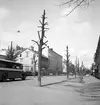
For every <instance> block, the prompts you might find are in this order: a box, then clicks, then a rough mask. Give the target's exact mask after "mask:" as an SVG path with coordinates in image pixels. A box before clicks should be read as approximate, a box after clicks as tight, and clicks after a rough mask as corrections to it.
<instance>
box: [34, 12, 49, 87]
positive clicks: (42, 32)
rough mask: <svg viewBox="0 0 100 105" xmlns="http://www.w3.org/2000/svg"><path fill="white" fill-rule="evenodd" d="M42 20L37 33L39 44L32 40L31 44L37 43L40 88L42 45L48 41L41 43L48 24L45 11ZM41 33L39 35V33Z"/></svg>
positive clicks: (39, 82) (39, 83)
mask: <svg viewBox="0 0 100 105" xmlns="http://www.w3.org/2000/svg"><path fill="white" fill-rule="evenodd" d="M41 18H42V20H39V22H40V24H41V26H38V27H39V28H40V29H41V30H40V31H38V38H39V42H38V41H35V40H32V41H33V42H35V43H37V45H38V85H39V87H41V69H42V67H41V57H42V50H43V49H44V48H45V47H44V45H46V46H47V42H48V41H45V42H44V41H43V40H44V38H46V36H45V32H46V31H47V30H48V29H49V28H46V27H45V26H46V25H48V22H45V19H46V18H47V17H46V13H45V10H44V11H43V15H42V17H41ZM40 32H41V33H40Z"/></svg>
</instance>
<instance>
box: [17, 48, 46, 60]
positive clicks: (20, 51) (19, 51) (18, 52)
mask: <svg viewBox="0 0 100 105" xmlns="http://www.w3.org/2000/svg"><path fill="white" fill-rule="evenodd" d="M27 49H28V50H30V51H31V52H34V53H36V54H38V51H35V50H31V49H29V48H26V49H24V50H18V51H16V54H18V55H19V54H21V53H22V52H24V51H25V50H27ZM42 57H44V58H47V59H48V57H46V56H45V55H43V54H42Z"/></svg>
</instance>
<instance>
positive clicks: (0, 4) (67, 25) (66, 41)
mask: <svg viewBox="0 0 100 105" xmlns="http://www.w3.org/2000/svg"><path fill="white" fill-rule="evenodd" d="M60 2H61V0H0V48H3V47H7V46H8V44H9V43H10V41H14V43H15V44H19V45H21V46H24V47H29V46H31V45H32V44H33V43H32V42H31V40H32V39H34V40H37V39H38V37H37V31H38V30H39V29H38V28H37V26H38V25H40V24H39V20H40V19H41V15H42V13H43V10H44V9H45V10H46V15H47V17H48V18H47V21H48V23H49V25H48V27H49V28H50V30H49V31H48V32H46V36H47V39H48V41H49V42H48V45H49V46H50V47H51V48H53V49H54V51H56V52H57V53H59V54H61V55H62V56H64V55H65V53H66V52H65V50H66V46H67V45H68V46H69V52H70V55H71V57H70V59H71V60H72V61H73V62H74V60H75V58H76V56H78V57H79V59H80V61H83V62H84V64H85V65H86V66H90V65H91V63H92V62H93V56H94V53H95V50H96V47H97V42H98V38H99V34H100V11H99V10H100V0H95V1H94V2H92V4H91V5H90V6H89V7H88V8H87V7H85V8H84V7H83V8H78V9H76V10H75V11H74V12H73V13H72V14H71V15H69V16H68V17H67V16H66V14H67V13H68V12H69V11H70V10H71V9H72V8H71V7H70V8H68V7H67V6H63V7H58V6H56V5H58V4H60ZM17 30H20V33H17Z"/></svg>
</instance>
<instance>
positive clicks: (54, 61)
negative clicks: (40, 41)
mask: <svg viewBox="0 0 100 105" xmlns="http://www.w3.org/2000/svg"><path fill="white" fill-rule="evenodd" d="M48 59H49V67H48V72H49V74H50V73H52V74H53V75H59V74H62V71H63V68H62V56H61V55H59V54H58V53H56V52H55V51H53V49H50V48H48Z"/></svg>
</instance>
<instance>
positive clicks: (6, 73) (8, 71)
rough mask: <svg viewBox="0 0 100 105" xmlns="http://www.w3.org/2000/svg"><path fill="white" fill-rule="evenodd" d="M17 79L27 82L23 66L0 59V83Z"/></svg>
mask: <svg viewBox="0 0 100 105" xmlns="http://www.w3.org/2000/svg"><path fill="white" fill-rule="evenodd" d="M16 78H21V79H22V80H25V78H26V74H25V72H24V71H23V64H21V63H17V62H15V61H11V60H5V59H0V81H6V80H7V79H11V80H15V79H16Z"/></svg>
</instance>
